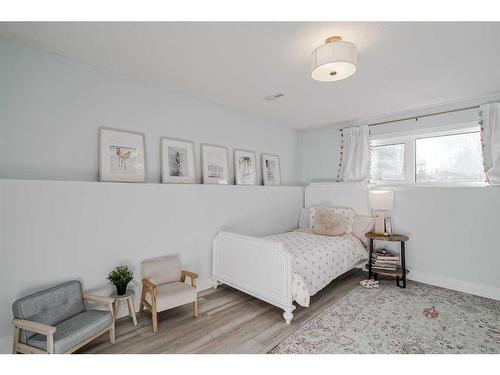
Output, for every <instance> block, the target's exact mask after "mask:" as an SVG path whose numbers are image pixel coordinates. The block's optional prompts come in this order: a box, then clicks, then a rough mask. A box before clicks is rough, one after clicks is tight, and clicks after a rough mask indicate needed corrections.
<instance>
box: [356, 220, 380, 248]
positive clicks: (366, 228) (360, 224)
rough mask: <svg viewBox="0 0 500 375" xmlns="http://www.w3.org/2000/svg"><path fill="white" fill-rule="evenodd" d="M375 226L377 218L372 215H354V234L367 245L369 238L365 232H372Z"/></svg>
mask: <svg viewBox="0 0 500 375" xmlns="http://www.w3.org/2000/svg"><path fill="white" fill-rule="evenodd" d="M374 226H375V219H374V218H373V217H371V216H362V215H356V216H354V219H353V223H352V234H354V235H355V236H356V237H358V238H359V239H360V241H361V242H362V243H363V244H364V245H365V246H366V245H368V238H366V237H365V234H366V233H368V232H371V231H372V230H373V227H374Z"/></svg>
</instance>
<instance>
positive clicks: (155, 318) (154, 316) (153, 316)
mask: <svg viewBox="0 0 500 375" xmlns="http://www.w3.org/2000/svg"><path fill="white" fill-rule="evenodd" d="M151 319H152V320H153V333H156V332H158V313H157V312H156V309H153V311H151Z"/></svg>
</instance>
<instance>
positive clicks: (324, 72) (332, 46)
mask: <svg viewBox="0 0 500 375" xmlns="http://www.w3.org/2000/svg"><path fill="white" fill-rule="evenodd" d="M356 62H357V48H356V45H355V44H354V43H351V42H346V41H343V40H342V38H341V37H339V36H333V37H331V38H328V39H327V40H326V43H325V44H323V45H322V46H321V47H318V48H316V49H315V50H314V51H313V52H312V54H311V76H312V78H313V79H315V80H316V81H322V82H333V81H340V80H341V79H344V78H347V77H349V76H351V75H353V74H354V73H355V72H356Z"/></svg>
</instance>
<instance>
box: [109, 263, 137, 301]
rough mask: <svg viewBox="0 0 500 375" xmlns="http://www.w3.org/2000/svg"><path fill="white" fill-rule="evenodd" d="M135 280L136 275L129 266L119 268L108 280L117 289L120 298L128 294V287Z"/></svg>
mask: <svg viewBox="0 0 500 375" xmlns="http://www.w3.org/2000/svg"><path fill="white" fill-rule="evenodd" d="M133 279H134V273H133V272H132V270H131V269H130V268H129V266H118V267H116V268H115V269H114V270H113V271H111V272H110V273H109V275H108V280H109V281H110V283H111V284H113V285H114V286H115V287H116V294H118V295H119V296H122V295H124V294H125V293H126V292H127V285H128V283H129V282H131V281H132V280H133Z"/></svg>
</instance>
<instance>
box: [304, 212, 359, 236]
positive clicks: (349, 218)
mask: <svg viewBox="0 0 500 375" xmlns="http://www.w3.org/2000/svg"><path fill="white" fill-rule="evenodd" d="M319 208H326V209H328V210H329V211H330V212H331V213H332V214H339V215H344V216H345V217H346V219H347V227H346V230H345V232H346V233H352V222H353V219H354V210H353V209H352V208H346V207H309V225H310V227H311V228H312V227H313V221H314V215H315V214H316V211H317V210H318V209H319Z"/></svg>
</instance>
